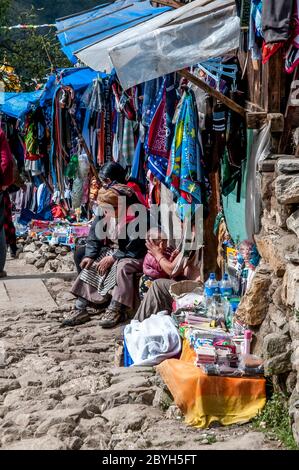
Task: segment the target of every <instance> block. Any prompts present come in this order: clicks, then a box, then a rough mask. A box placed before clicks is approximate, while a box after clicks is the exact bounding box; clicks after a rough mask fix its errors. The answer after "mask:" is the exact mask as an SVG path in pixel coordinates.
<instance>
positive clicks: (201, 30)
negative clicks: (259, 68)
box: [76, 0, 240, 89]
mask: <svg viewBox="0 0 299 470" xmlns="http://www.w3.org/2000/svg"><path fill="white" fill-rule="evenodd" d="M134 8H136V4H135V5H134ZM239 28H240V23H239V18H238V17H237V15H236V9H235V2H234V1H233V0H195V1H193V2H191V3H189V4H187V5H185V6H183V7H180V8H177V9H173V10H169V11H166V12H164V13H162V14H160V15H157V16H155V17H153V18H151V19H148V20H147V21H145V22H143V23H141V24H137V25H135V26H134V27H131V28H129V29H127V30H124V31H122V32H119V33H118V34H112V32H111V34H110V35H108V37H107V38H104V39H101V40H98V41H97V42H96V43H95V44H93V45H90V46H89V47H86V48H84V49H82V50H81V51H77V52H76V56H77V57H78V58H79V59H80V60H81V61H82V62H83V63H85V64H86V65H88V66H89V67H91V68H93V69H94V70H106V71H107V72H110V71H111V70H112V68H113V67H115V69H116V72H117V75H118V77H119V79H120V81H121V83H122V85H123V87H124V88H125V89H127V88H130V87H131V86H133V85H136V84H138V83H142V82H145V81H147V80H150V79H152V78H156V77H159V76H161V75H163V74H165V73H170V72H173V71H175V70H179V69H181V68H184V67H187V66H191V65H194V64H196V63H198V62H200V61H203V60H207V59H209V58H211V57H217V56H221V55H224V54H226V53H227V52H229V51H231V50H233V49H235V48H237V47H238V46H239V35H240V29H239Z"/></svg>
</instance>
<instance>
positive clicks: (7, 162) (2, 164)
mask: <svg viewBox="0 0 299 470" xmlns="http://www.w3.org/2000/svg"><path fill="white" fill-rule="evenodd" d="M13 168H14V167H13V159H12V154H11V151H10V148H9V144H8V141H7V139H6V136H5V134H4V132H3V130H2V129H0V188H1V187H3V186H10V185H11V184H12V183H13Z"/></svg>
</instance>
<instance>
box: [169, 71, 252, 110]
mask: <svg viewBox="0 0 299 470" xmlns="http://www.w3.org/2000/svg"><path fill="white" fill-rule="evenodd" d="M178 73H179V74H180V75H182V77H184V78H186V79H187V80H188V81H189V82H191V83H194V85H196V86H198V87H199V88H201V89H202V90H204V91H205V92H206V93H209V95H211V96H213V97H214V98H216V99H217V100H219V101H221V102H222V103H223V104H225V106H227V107H228V108H230V109H231V110H232V111H235V112H236V113H238V114H240V115H241V116H242V117H243V118H244V119H245V118H246V109H245V108H242V106H240V105H238V104H237V103H235V102H234V101H233V100H231V99H230V98H228V97H227V96H225V95H223V94H222V93H220V91H217V90H215V89H214V88H212V87H211V86H210V85H208V84H207V83H205V82H204V81H203V80H201V79H200V78H198V77H195V76H194V75H192V73H190V72H188V71H187V70H180V71H179V72H178Z"/></svg>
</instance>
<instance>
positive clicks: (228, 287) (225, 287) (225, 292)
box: [220, 273, 233, 297]
mask: <svg viewBox="0 0 299 470" xmlns="http://www.w3.org/2000/svg"><path fill="white" fill-rule="evenodd" d="M220 294H221V296H222V297H231V296H232V295H233V286H232V284H231V282H230V280H229V277H228V274H227V273H224V275H223V279H222V281H221V282H220Z"/></svg>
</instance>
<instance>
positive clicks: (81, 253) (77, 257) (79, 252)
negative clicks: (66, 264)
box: [74, 245, 85, 274]
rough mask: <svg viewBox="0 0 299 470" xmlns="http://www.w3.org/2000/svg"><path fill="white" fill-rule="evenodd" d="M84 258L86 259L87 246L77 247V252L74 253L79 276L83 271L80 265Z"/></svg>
mask: <svg viewBox="0 0 299 470" xmlns="http://www.w3.org/2000/svg"><path fill="white" fill-rule="evenodd" d="M84 257H85V245H79V246H76V248H75V251H74V261H75V265H76V268H77V272H78V274H80V272H81V271H82V269H81V268H80V263H81V261H82V260H83V258H84Z"/></svg>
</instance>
